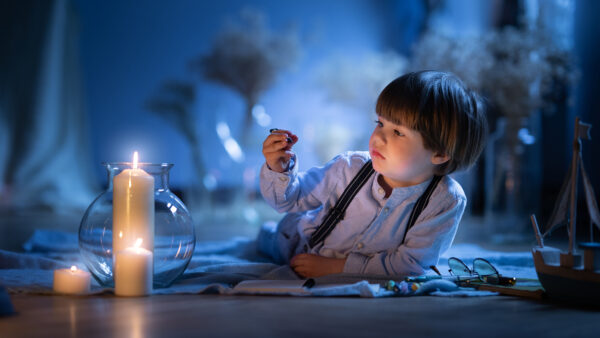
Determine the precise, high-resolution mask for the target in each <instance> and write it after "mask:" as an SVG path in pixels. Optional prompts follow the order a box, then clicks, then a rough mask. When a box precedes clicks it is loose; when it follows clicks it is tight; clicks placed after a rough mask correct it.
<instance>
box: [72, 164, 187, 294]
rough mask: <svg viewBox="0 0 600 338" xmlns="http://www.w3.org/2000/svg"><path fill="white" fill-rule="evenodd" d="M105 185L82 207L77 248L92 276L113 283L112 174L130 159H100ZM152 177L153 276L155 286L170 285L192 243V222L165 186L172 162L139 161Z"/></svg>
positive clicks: (183, 267) (112, 285) (180, 202)
mask: <svg viewBox="0 0 600 338" xmlns="http://www.w3.org/2000/svg"><path fill="white" fill-rule="evenodd" d="M103 165H104V166H105V167H106V170H107V172H108V187H107V189H106V190H105V191H104V192H102V193H101V194H100V195H99V196H98V197H97V198H96V199H95V200H94V201H93V202H92V204H90V206H89V207H88V209H87V210H86V212H85V214H84V216H83V218H82V220H81V224H80V227H79V249H80V252H81V256H82V259H83V261H84V262H85V264H86V266H87V267H88V269H89V270H90V272H91V273H92V276H94V278H95V279H96V280H97V281H98V282H99V283H100V284H101V285H102V286H107V287H114V279H113V235H112V229H113V178H114V177H115V176H117V175H118V174H119V173H121V172H122V171H123V170H125V169H130V168H131V165H132V164H131V163H124V162H123V163H104V164H103ZM138 167H139V168H141V169H143V170H144V171H145V172H147V173H148V174H149V175H152V177H153V178H154V255H153V257H154V262H153V263H154V276H153V283H154V287H155V288H164V287H168V286H169V285H171V284H172V283H173V282H174V281H175V280H176V279H177V278H178V277H179V276H180V275H181V274H182V273H183V271H184V270H185V268H186V267H187V265H188V263H189V262H190V259H191V258H192V254H193V253H194V247H195V245H196V236H195V232H194V223H193V221H192V218H191V216H190V213H189V211H188V209H187V208H186V206H185V205H184V204H183V202H182V201H181V200H180V199H179V198H178V197H177V196H175V194H173V193H172V192H171V191H170V190H169V171H170V169H171V168H172V167H173V164H169V163H161V164H150V163H139V164H138Z"/></svg>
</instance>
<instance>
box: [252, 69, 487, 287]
mask: <svg viewBox="0 0 600 338" xmlns="http://www.w3.org/2000/svg"><path fill="white" fill-rule="evenodd" d="M376 113H377V116H378V120H377V121H376V125H375V129H374V131H373V134H372V135H371V138H370V140H369V152H368V153H367V152H347V153H344V154H341V155H338V156H337V157H335V158H334V159H333V160H331V161H330V162H329V163H327V164H325V165H324V166H323V167H317V168H312V169H310V170H308V171H306V172H303V173H298V169H297V168H298V166H297V162H296V156H295V155H294V153H293V152H292V151H291V148H292V146H293V145H294V144H295V143H296V142H297V141H298V137H297V136H296V135H294V134H293V133H292V132H290V131H287V130H275V131H274V132H272V133H271V134H270V135H269V136H268V137H267V138H266V140H265V142H264V143H263V155H264V156H265V159H266V163H265V165H263V167H262V169H261V174H260V182H261V183H260V187H261V193H262V195H263V196H264V198H265V200H266V201H267V202H268V203H269V204H270V205H271V206H272V207H273V208H275V209H276V210H277V211H279V212H288V214H287V215H286V216H285V217H284V218H283V219H282V220H281V221H280V222H279V224H278V225H277V227H276V228H275V229H273V228H271V229H269V228H268V227H263V229H262V230H261V233H260V234H259V239H258V242H259V250H260V251H261V252H263V253H265V254H268V255H269V256H271V257H272V258H273V259H274V260H275V261H277V262H279V263H288V262H289V264H290V266H291V267H292V268H293V269H294V271H295V272H296V273H297V274H298V275H300V276H302V277H318V276H322V275H326V274H331V273H341V272H344V273H358V274H379V275H381V274H385V275H390V276H408V275H421V274H423V273H424V269H425V268H427V267H429V266H431V265H435V264H437V261H438V258H439V256H440V254H441V253H443V252H444V251H445V250H446V249H448V248H449V247H450V245H451V244H452V241H453V239H454V236H455V234H456V230H457V229H458V224H459V222H460V219H461V217H462V214H463V212H464V209H465V206H466V197H465V194H464V192H463V190H462V188H461V186H460V185H459V184H458V183H457V182H456V181H455V180H453V179H452V178H450V177H449V176H447V175H448V174H450V173H452V172H454V171H455V170H458V169H465V168H468V167H469V166H470V165H472V164H473V163H474V162H475V161H476V160H477V158H478V156H479V155H480V153H481V151H482V150H483V147H484V144H485V137H486V133H487V122H486V120H485V115H484V112H483V109H482V107H481V103H480V100H479V98H478V97H477V95H476V94H475V93H473V92H472V91H470V90H469V89H468V88H466V87H465V86H464V84H463V83H462V82H461V81H460V80H459V79H458V78H456V77H455V76H453V75H452V74H449V73H444V72H435V71H422V72H416V73H409V74H406V75H403V76H401V77H399V78H397V79H396V80H394V81H392V82H391V83H390V84H388V86H387V87H386V88H385V89H384V90H383V91H382V92H381V94H380V95H379V98H378V100H377V105H376ZM369 161H371V163H369ZM371 166H372V170H371V172H372V171H373V170H374V173H373V174H369V172H368V170H369V169H370V167H371ZM362 168H366V169H362ZM359 171H360V172H361V174H360V175H363V174H362V172H363V171H364V172H366V174H364V175H365V177H364V178H363V179H361V183H362V184H363V185H362V186H361V187H360V188H359V190H357V192H356V195H355V196H354V197H353V198H352V199H351V202H350V203H346V204H347V209H346V210H345V212H344V213H343V215H341V216H340V217H338V218H336V219H341V220H340V221H339V222H333V223H335V224H334V225H331V224H328V225H327V226H325V224H324V223H327V222H329V220H328V218H329V217H328V214H329V213H330V212H333V211H332V208H333V207H334V206H335V205H336V202H338V200H339V199H340V196H341V195H342V193H343V192H344V190H345V189H346V187H347V186H348V185H349V184H350V183H351V182H352V180H353V178H354V177H355V176H357V173H359ZM361 177H362V176H361ZM337 209H340V207H339V206H338V208H337ZM337 209H335V210H337ZM335 210H334V211H335ZM411 213H412V215H411ZM334 218H335V217H334ZM320 227H322V228H325V227H327V228H330V230H329V231H330V232H325V233H323V229H319V228H320ZM331 229H332V230H331ZM315 238H317V239H318V241H315Z"/></svg>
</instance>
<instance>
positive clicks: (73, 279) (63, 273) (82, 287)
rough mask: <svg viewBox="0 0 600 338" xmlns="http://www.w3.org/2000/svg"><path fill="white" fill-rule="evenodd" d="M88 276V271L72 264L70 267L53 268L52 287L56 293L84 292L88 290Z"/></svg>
mask: <svg viewBox="0 0 600 338" xmlns="http://www.w3.org/2000/svg"><path fill="white" fill-rule="evenodd" d="M90 277H91V275H90V273H89V272H87V271H83V270H79V269H77V267H76V266H74V265H73V266H72V267H71V268H70V269H60V270H54V282H53V289H54V291H55V292H58V293H66V294H85V293H88V292H89V291H90Z"/></svg>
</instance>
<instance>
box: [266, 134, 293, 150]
mask: <svg viewBox="0 0 600 338" xmlns="http://www.w3.org/2000/svg"><path fill="white" fill-rule="evenodd" d="M290 140H292V141H293V139H292V138H290V137H289V136H287V135H285V134H281V135H279V134H271V135H269V136H268V137H267V138H266V139H265V141H264V142H263V148H267V147H272V146H274V145H277V146H279V147H280V148H284V147H287V146H289V145H290V144H291V143H292V142H288V141H290Z"/></svg>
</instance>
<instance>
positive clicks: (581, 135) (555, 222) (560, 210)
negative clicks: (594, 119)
mask: <svg viewBox="0 0 600 338" xmlns="http://www.w3.org/2000/svg"><path fill="white" fill-rule="evenodd" d="M576 123H577V124H576V126H575V135H574V137H575V140H579V139H583V140H591V139H592V138H591V136H590V129H591V128H592V125H590V124H588V123H584V122H581V121H579V119H576ZM573 151H574V152H575V151H576V152H577V153H574V154H573V156H577V158H578V161H579V162H575V163H579V164H580V167H581V171H582V173H583V185H584V188H585V195H586V201H587V206H588V211H589V213H590V219H591V220H592V222H593V223H595V224H596V226H598V227H599V228H600V224H599V223H598V222H599V221H600V213H599V212H598V204H597V203H596V198H595V195H594V189H593V188H592V185H591V184H590V181H589V179H588V177H587V173H586V172H585V168H584V167H583V160H582V159H581V156H580V155H581V153H580V150H579V147H577V148H575V149H573ZM573 164H574V163H571V165H570V166H569V172H568V173H567V177H566V179H565V180H564V181H563V185H562V187H561V188H560V193H559V194H558V199H557V200H556V202H555V204H554V209H553V211H552V216H550V221H549V222H548V223H546V227H545V229H544V230H545V232H544V234H543V236H542V237H545V236H546V235H548V234H549V233H550V232H552V231H553V230H554V229H556V228H558V227H560V226H562V225H566V224H567V223H568V221H569V219H568V215H569V212H568V208H569V197H570V196H569V195H570V192H571V184H577V182H572V178H573V170H574V169H573ZM567 231H570V229H569V228H568V227H567ZM569 236H570V233H569Z"/></svg>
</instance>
